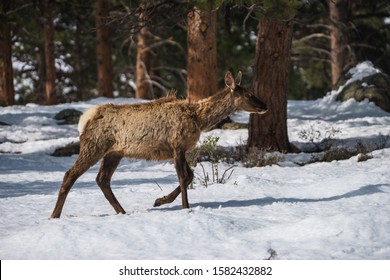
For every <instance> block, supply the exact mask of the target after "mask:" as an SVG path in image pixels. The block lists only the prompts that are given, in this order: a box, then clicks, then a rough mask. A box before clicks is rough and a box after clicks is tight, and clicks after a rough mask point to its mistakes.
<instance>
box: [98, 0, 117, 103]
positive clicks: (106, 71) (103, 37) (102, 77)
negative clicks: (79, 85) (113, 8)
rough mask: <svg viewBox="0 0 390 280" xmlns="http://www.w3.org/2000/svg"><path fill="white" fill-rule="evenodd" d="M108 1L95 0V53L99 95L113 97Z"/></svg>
mask: <svg viewBox="0 0 390 280" xmlns="http://www.w3.org/2000/svg"><path fill="white" fill-rule="evenodd" d="M107 2H108V1H105V0H96V40H97V42H96V54H97V60H98V92H99V96H104V97H108V98H113V97H114V95H113V86H112V57H111V48H110V42H109V34H110V30H109V28H108V26H107V21H108V20H107V19H108V16H109V10H108V3H107Z"/></svg>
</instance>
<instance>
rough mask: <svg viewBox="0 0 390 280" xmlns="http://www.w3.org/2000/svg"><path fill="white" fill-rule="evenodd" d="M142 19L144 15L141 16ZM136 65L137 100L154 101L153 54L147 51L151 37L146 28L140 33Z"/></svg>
mask: <svg viewBox="0 0 390 280" xmlns="http://www.w3.org/2000/svg"><path fill="white" fill-rule="evenodd" d="M141 19H142V15H141ZM137 37H138V42H137V63H136V71H137V74H136V86H137V91H136V95H135V97H136V98H142V99H153V87H152V84H151V81H150V69H151V53H150V51H148V50H147V48H148V47H149V46H150V42H151V39H152V38H151V37H152V35H151V34H150V32H149V30H148V27H146V26H144V27H142V28H141V30H140V31H139V33H138V36H137Z"/></svg>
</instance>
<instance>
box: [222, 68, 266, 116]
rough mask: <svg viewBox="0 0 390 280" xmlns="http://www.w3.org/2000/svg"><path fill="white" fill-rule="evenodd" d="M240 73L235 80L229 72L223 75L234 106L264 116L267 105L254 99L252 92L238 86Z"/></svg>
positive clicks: (256, 98)
mask: <svg viewBox="0 0 390 280" xmlns="http://www.w3.org/2000/svg"><path fill="white" fill-rule="evenodd" d="M241 77H242V73H241V71H239V72H238V74H237V77H236V80H234V77H233V75H232V73H231V72H227V73H226V75H225V84H226V86H227V87H228V88H230V90H231V93H232V94H233V98H234V105H235V106H236V108H237V109H239V110H244V111H247V112H249V113H256V114H264V113H266V112H267V110H268V108H267V105H266V104H265V103H264V102H263V101H261V100H260V99H259V98H258V97H256V96H255V95H254V94H253V92H251V91H250V90H248V89H246V88H245V87H242V86H240V84H241Z"/></svg>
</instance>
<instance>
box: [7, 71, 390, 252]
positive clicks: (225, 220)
mask: <svg viewBox="0 0 390 280" xmlns="http://www.w3.org/2000/svg"><path fill="white" fill-rule="evenodd" d="M359 73H361V72H359ZM108 101H109V102H113V100H107V99H101V98H100V99H95V100H92V101H89V102H80V103H72V104H63V105H56V106H39V105H27V106H12V107H5V108H2V109H1V110H0V121H2V122H6V123H9V124H11V125H10V126H0V259H3V260H4V259H266V258H268V257H270V251H269V250H270V249H272V250H274V251H275V252H276V254H277V256H274V258H276V259H390V164H389V159H390V139H389V138H390V114H389V113H386V112H383V111H381V110H380V109H379V108H377V107H376V106H375V105H374V104H372V103H369V102H366V101H364V102H361V103H357V102H355V101H352V100H351V101H347V102H344V103H340V102H336V101H335V92H333V93H331V94H329V95H328V96H326V97H324V98H322V99H319V100H315V101H289V103H288V128H289V137H290V141H292V142H293V143H294V144H295V145H296V146H298V147H300V148H308V147H309V146H310V145H312V144H311V143H309V142H310V141H309V139H307V138H306V139H304V138H302V136H301V137H300V135H302V134H301V132H302V131H306V132H308V131H309V132H310V131H312V132H313V135H314V134H315V133H314V131H320V132H321V133H322V134H321V135H322V136H319V135H317V134H315V135H316V137H317V138H315V139H314V140H316V141H320V140H321V139H320V138H321V137H323V136H324V135H325V134H326V133H329V131H332V129H334V130H337V131H339V132H338V133H335V134H334V135H332V137H333V138H335V139H337V140H339V141H338V143H339V144H340V143H341V145H344V146H347V147H353V146H355V145H356V143H357V141H361V142H362V143H364V144H366V145H368V146H371V147H374V146H375V147H381V148H380V149H378V150H375V151H374V152H372V156H373V158H372V159H369V160H367V161H362V162H358V160H357V156H354V157H352V158H350V159H347V160H343V161H333V162H317V163H312V164H306V165H303V166H301V164H298V163H303V162H306V161H307V160H308V159H310V158H311V155H310V154H305V153H300V154H287V155H285V156H284V160H283V161H282V162H280V163H279V164H277V165H273V166H268V167H261V168H260V167H254V168H245V167H243V166H242V164H238V166H237V167H235V168H234V172H233V174H232V176H231V178H230V179H229V180H228V181H227V182H226V183H224V184H217V183H209V185H208V187H207V188H206V187H204V186H203V185H201V184H199V183H197V184H195V187H194V188H193V189H190V190H189V200H190V205H191V208H190V209H186V210H182V209H181V202H180V199H179V198H178V199H177V200H176V201H175V202H174V203H172V204H171V205H164V206H162V207H159V208H153V207H152V205H153V202H154V200H155V199H156V198H158V197H161V196H162V195H165V194H167V193H169V192H170V191H171V190H173V189H174V188H175V187H176V186H177V184H178V183H177V178H176V173H175V169H174V167H173V164H172V162H170V161H167V162H147V161H143V160H131V159H124V160H123V161H122V162H121V165H120V166H119V168H118V170H117V171H116V173H115V174H114V177H113V181H112V185H113V191H114V193H115V194H116V196H117V198H118V200H119V201H120V202H121V204H122V206H123V207H124V208H125V210H126V211H127V214H125V215H116V214H115V213H114V210H113V209H112V207H111V206H110V205H109V203H108V202H107V201H106V199H105V198H104V196H103V194H102V192H101V191H100V189H99V188H98V187H97V186H96V183H95V176H96V173H97V169H98V167H99V165H96V166H94V167H93V168H91V169H90V170H89V171H88V172H87V173H86V174H84V175H83V176H82V177H81V178H80V179H79V180H78V181H77V182H76V184H75V185H74V187H73V189H72V190H71V192H70V194H69V196H68V198H67V201H66V203H65V207H64V210H63V215H62V217H61V219H56V220H52V219H49V217H50V214H51V212H52V210H53V207H54V204H55V202H56V199H57V193H58V190H59V187H60V185H61V182H62V178H63V175H64V173H65V172H66V171H67V170H68V169H69V167H70V166H71V165H72V164H73V162H74V161H75V159H76V156H72V157H52V156H50V153H52V152H53V151H54V149H55V148H56V147H60V146H64V145H65V144H67V143H70V142H72V141H77V139H78V133H77V126H76V125H58V124H57V122H56V121H55V120H54V119H53V116H54V115H55V114H56V113H57V112H59V111H60V110H62V109H64V108H75V109H78V110H82V111H85V110H86V109H87V108H89V107H91V106H93V105H95V104H100V103H104V102H108ZM114 102H117V103H122V102H135V100H132V99H115V100H114ZM233 118H234V119H235V120H236V121H240V122H247V121H248V114H246V113H242V112H240V113H237V114H235V115H234V116H233ZM247 133H248V132H247V130H245V129H240V130H231V131H225V130H214V131H211V132H208V133H205V134H204V135H202V138H201V140H203V139H205V137H206V136H208V135H215V136H218V137H220V140H219V142H218V144H219V145H222V146H235V145H238V144H243V143H244V142H245V141H246V139H247ZM204 166H205V168H206V169H209V170H208V171H209V172H211V170H210V167H209V165H208V164H207V163H204ZM230 166H231V165H230V164H227V163H221V164H220V166H219V169H220V170H221V171H223V170H225V169H227V168H229V167H230ZM195 173H196V176H197V177H198V179H199V178H200V177H201V176H202V175H201V174H202V169H201V167H200V166H199V165H198V166H197V168H196V170H195Z"/></svg>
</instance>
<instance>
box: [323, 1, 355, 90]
mask: <svg viewBox="0 0 390 280" xmlns="http://www.w3.org/2000/svg"><path fill="white" fill-rule="evenodd" d="M328 3H329V18H330V49H331V51H330V52H331V70H332V71H331V72H332V85H333V86H334V85H336V83H337V82H338V80H339V79H340V77H341V76H342V75H343V74H345V72H346V71H347V70H348V69H349V68H350V67H351V66H352V65H354V64H355V63H356V57H355V54H354V51H353V49H352V48H351V46H350V43H351V41H352V34H353V33H352V29H351V28H350V18H351V9H350V1H349V0H328Z"/></svg>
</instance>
